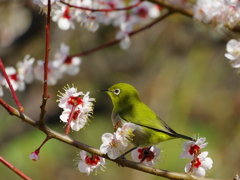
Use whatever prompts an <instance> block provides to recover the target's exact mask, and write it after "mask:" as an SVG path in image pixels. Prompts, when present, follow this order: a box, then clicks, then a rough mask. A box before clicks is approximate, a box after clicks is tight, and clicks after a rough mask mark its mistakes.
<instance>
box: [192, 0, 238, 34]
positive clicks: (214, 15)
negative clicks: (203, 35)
mask: <svg viewBox="0 0 240 180" xmlns="http://www.w3.org/2000/svg"><path fill="white" fill-rule="evenodd" d="M193 9H194V18H195V19H196V20H198V21H202V22H204V23H209V24H212V25H213V26H216V27H219V28H229V29H232V28H234V27H235V26H236V25H238V24H239V22H240V2H239V1H238V0H198V1H197V3H196V5H195V6H194V8H193Z"/></svg>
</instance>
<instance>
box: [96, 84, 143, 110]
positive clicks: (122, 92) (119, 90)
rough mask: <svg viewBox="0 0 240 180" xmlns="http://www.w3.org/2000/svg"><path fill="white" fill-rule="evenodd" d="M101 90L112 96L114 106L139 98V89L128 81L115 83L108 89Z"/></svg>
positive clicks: (132, 101)
mask: <svg viewBox="0 0 240 180" xmlns="http://www.w3.org/2000/svg"><path fill="white" fill-rule="evenodd" d="M99 91H101V92H105V93H107V94H108V95H109V96H110V98H111V99H112V103H113V105H114V107H117V106H118V105H121V106H122V105H125V104H128V103H130V104H131V103H134V102H135V101H138V100H139V97H138V91H137V90H136V89H135V88H134V87H133V86H131V85H130V84H126V83H118V84H114V85H113V86H111V87H110V88H108V89H101V90H99Z"/></svg>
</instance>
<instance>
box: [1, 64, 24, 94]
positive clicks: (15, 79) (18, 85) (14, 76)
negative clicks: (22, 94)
mask: <svg viewBox="0 0 240 180" xmlns="http://www.w3.org/2000/svg"><path fill="white" fill-rule="evenodd" d="M5 71H6V73H7V75H8V77H9V80H10V82H11V84H12V87H13V89H14V91H17V90H19V91H24V90H25V82H24V79H23V77H22V76H20V75H19V74H18V72H17V70H16V69H15V68H14V67H6V68H5ZM2 85H4V86H5V87H6V88H9V86H8V83H7V81H6V80H5V79H4V80H3V82H2Z"/></svg>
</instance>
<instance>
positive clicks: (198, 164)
mask: <svg viewBox="0 0 240 180" xmlns="http://www.w3.org/2000/svg"><path fill="white" fill-rule="evenodd" d="M207 155H208V152H207V151H204V152H202V153H201V154H199V155H198V157H197V158H196V160H195V161H194V160H193V161H191V162H190V163H188V164H187V165H186V166H185V172H189V171H190V169H191V168H192V170H191V173H193V174H194V175H196V176H199V177H204V176H205V175H206V171H207V170H209V169H211V168H212V164H213V161H212V159H211V158H210V157H207ZM193 163H194V165H193Z"/></svg>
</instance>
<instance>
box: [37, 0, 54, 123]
mask: <svg viewBox="0 0 240 180" xmlns="http://www.w3.org/2000/svg"><path fill="white" fill-rule="evenodd" d="M50 1H51V0H48V10H47V22H46V40H45V62H44V80H43V81H44V82H43V96H42V105H41V106H40V108H41V113H40V119H39V122H41V123H43V120H44V115H45V113H46V104H47V100H48V98H49V97H50V96H49V95H48V60H49V52H50V14H51V2H50Z"/></svg>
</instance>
